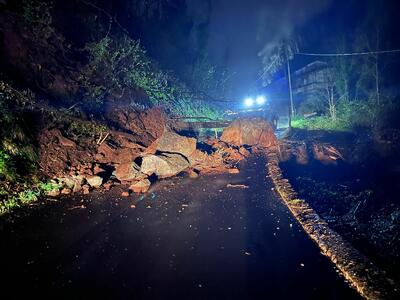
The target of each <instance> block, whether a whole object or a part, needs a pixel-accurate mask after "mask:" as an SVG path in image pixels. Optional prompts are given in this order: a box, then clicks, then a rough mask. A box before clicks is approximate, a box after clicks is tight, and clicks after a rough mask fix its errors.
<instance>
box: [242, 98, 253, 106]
mask: <svg viewBox="0 0 400 300" xmlns="http://www.w3.org/2000/svg"><path fill="white" fill-rule="evenodd" d="M244 104H245V105H246V106H252V105H253V104H254V101H253V99H252V98H246V99H245V100H244Z"/></svg>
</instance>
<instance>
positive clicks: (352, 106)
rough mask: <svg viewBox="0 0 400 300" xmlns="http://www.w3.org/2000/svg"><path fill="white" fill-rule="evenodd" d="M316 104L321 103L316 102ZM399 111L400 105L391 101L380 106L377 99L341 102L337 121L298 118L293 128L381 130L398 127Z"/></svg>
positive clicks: (382, 102) (325, 118) (323, 118)
mask: <svg viewBox="0 0 400 300" xmlns="http://www.w3.org/2000/svg"><path fill="white" fill-rule="evenodd" d="M316 103H317V104H318V103H320V102H318V101H316ZM314 105H315V104H314ZM399 109H400V107H399V104H398V103H397V102H395V101H393V100H389V99H384V101H381V104H380V105H379V106H378V105H376V101H375V99H369V100H353V101H349V100H341V101H339V102H338V104H337V118H336V120H332V119H331V118H329V117H328V116H327V115H320V116H317V117H313V118H308V119H307V118H301V117H297V118H295V119H293V120H292V126H293V127H296V128H303V129H310V130H317V129H321V130H336V131H351V130H357V129H360V128H368V129H371V130H372V129H381V128H384V127H393V126H395V125H396V123H397V118H398V111H399Z"/></svg>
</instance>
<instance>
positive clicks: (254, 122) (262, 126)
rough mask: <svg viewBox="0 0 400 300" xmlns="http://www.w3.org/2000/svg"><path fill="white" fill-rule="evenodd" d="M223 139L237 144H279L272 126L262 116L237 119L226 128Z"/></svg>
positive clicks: (264, 145) (263, 145) (268, 145)
mask: <svg viewBox="0 0 400 300" xmlns="http://www.w3.org/2000/svg"><path fill="white" fill-rule="evenodd" d="M221 141H223V142H226V143H228V144H232V145H235V146H242V145H248V146H258V147H265V148H268V147H271V146H274V145H276V144H277V139H276V137H275V134H274V131H273V129H272V127H271V126H270V125H269V124H268V123H267V121H265V120H263V119H261V118H244V119H236V120H235V121H233V122H232V124H231V125H229V127H227V128H225V129H224V131H223V133H222V136H221Z"/></svg>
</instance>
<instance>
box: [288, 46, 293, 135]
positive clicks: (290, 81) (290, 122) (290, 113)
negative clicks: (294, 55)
mask: <svg viewBox="0 0 400 300" xmlns="http://www.w3.org/2000/svg"><path fill="white" fill-rule="evenodd" d="M286 66H287V78H288V83H289V97H290V110H289V128H290V127H292V117H293V116H294V107H293V94H292V79H291V77H290V63H289V55H288V53H287V49H286Z"/></svg>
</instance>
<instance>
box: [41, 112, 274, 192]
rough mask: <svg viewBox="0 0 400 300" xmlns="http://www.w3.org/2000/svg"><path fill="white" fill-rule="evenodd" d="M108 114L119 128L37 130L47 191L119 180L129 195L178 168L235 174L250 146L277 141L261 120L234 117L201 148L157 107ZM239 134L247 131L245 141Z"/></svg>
mask: <svg viewBox="0 0 400 300" xmlns="http://www.w3.org/2000/svg"><path fill="white" fill-rule="evenodd" d="M111 115H112V117H113V119H112V121H113V122H114V123H115V124H118V130H115V129H111V128H110V127H106V128H104V131H102V132H99V133H98V134H97V135H94V136H89V137H83V136H80V137H77V136H74V135H71V134H69V132H70V130H69V127H70V126H71V125H67V124H58V128H44V129H43V130H41V132H40V133H39V165H40V167H41V170H42V172H43V174H44V175H45V176H46V177H48V178H52V180H53V181H54V183H55V186H57V187H58V188H57V189H54V190H52V191H49V195H50V196H57V195H59V194H60V193H62V194H70V193H74V192H75V193H76V192H81V193H85V194H86V193H89V192H90V191H91V190H93V189H97V188H104V189H106V190H108V189H110V188H111V187H112V186H114V185H120V184H122V185H124V186H129V190H128V191H125V192H124V193H123V195H129V193H131V192H135V193H142V192H146V191H147V190H148V189H149V187H150V185H151V183H152V182H154V181H155V180H157V179H162V178H168V177H172V176H176V175H178V174H180V173H186V174H188V175H189V176H190V177H197V176H198V175H199V174H210V173H223V172H229V173H237V172H239V170H238V169H237V167H236V165H237V164H238V162H239V161H241V160H242V159H244V158H245V157H247V156H248V155H249V154H250V152H251V151H257V149H258V148H260V147H269V146H271V145H275V144H276V138H275V136H274V133H273V130H272V129H271V128H270V126H269V125H268V124H267V123H266V122H265V121H263V120H261V119H247V120H239V121H235V122H233V123H232V125H231V126H229V127H228V128H226V129H225V131H224V133H223V134H222V137H221V140H217V139H206V140H205V141H204V143H205V144H206V145H208V148H209V149H211V150H210V151H208V152H205V151H201V150H200V149H198V148H197V145H198V141H197V140H196V139H195V138H192V137H185V136H182V135H179V134H178V133H176V132H175V131H174V130H173V129H171V128H173V121H171V120H169V119H168V117H167V115H166V114H165V113H164V112H163V110H162V109H161V108H159V107H155V108H152V109H149V110H146V111H134V110H133V109H132V110H131V111H130V112H126V111H119V112H114V113H112V114H111ZM97 127H99V125H98V126H97ZM60 128H66V130H63V131H62V130H61V129H60ZM243 135H246V136H247V139H246V140H245V141H244V140H243V138H242V136H243Z"/></svg>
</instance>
